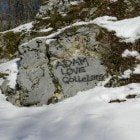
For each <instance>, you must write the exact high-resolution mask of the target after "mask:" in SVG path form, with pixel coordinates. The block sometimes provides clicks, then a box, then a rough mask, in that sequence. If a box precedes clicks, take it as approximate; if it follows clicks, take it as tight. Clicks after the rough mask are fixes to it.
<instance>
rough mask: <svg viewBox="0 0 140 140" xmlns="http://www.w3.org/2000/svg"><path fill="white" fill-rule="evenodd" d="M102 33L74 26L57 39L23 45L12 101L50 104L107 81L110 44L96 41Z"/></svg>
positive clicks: (9, 98) (94, 28)
mask: <svg viewBox="0 0 140 140" xmlns="http://www.w3.org/2000/svg"><path fill="white" fill-rule="evenodd" d="M100 32H101V29H100V27H98V26H96V25H94V24H93V25H89V26H77V27H70V28H69V29H66V30H65V31H64V32H62V33H61V34H59V35H57V36H55V38H57V39H55V38H54V39H51V40H50V39H47V38H45V37H44V38H36V39H33V40H32V41H30V42H29V43H27V44H25V45H23V46H21V47H20V48H19V51H20V53H21V62H20V67H19V74H18V78H17V84H18V85H17V89H16V92H15V93H14V94H13V95H12V96H8V100H9V101H12V102H13V104H16V103H17V102H18V103H19V102H20V105H24V106H30V105H41V104H48V103H49V102H57V101H60V100H62V99H63V98H66V97H71V96H74V95H75V94H77V92H78V91H83V90H87V89H90V88H93V87H94V86H96V85H97V84H98V83H99V82H100V81H103V80H104V78H105V76H106V67H105V66H104V65H103V64H102V58H101V54H102V51H103V50H105V49H103V48H106V52H107V45H106V44H100V42H98V41H97V40H96V38H97V37H98V35H99V34H100ZM46 42H47V43H48V42H49V43H48V44H47V43H46ZM17 97H18V98H17ZM13 98H15V100H13ZM52 100H53V101H52Z"/></svg>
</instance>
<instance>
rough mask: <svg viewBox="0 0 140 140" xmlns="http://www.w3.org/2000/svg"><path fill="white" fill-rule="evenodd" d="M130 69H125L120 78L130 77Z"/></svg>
mask: <svg viewBox="0 0 140 140" xmlns="http://www.w3.org/2000/svg"><path fill="white" fill-rule="evenodd" d="M132 73H133V72H132V70H130V69H128V70H126V71H124V73H123V75H122V76H121V78H125V79H126V78H130V76H131V74H132Z"/></svg>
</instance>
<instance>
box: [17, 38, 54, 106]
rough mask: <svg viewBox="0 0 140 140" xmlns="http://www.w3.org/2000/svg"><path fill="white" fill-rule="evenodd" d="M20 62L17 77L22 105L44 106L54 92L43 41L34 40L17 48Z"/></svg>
mask: <svg viewBox="0 0 140 140" xmlns="http://www.w3.org/2000/svg"><path fill="white" fill-rule="evenodd" d="M19 51H20V53H21V54H22V55H21V58H22V59H21V62H20V67H19V74H18V77H17V84H18V88H19V89H17V90H19V91H20V99H19V100H20V101H21V104H22V105H32V104H33V105H34V104H46V103H47V101H48V99H49V98H50V97H51V96H52V95H53V93H54V91H55V87H54V84H53V83H52V79H51V77H50V72H49V68H48V62H49V60H48V58H47V56H46V47H45V39H34V40H32V41H30V42H29V43H28V44H26V45H24V46H21V47H20V48H19Z"/></svg>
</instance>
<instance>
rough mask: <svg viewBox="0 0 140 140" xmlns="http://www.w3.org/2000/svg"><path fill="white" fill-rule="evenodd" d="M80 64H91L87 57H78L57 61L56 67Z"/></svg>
mask: <svg viewBox="0 0 140 140" xmlns="http://www.w3.org/2000/svg"><path fill="white" fill-rule="evenodd" d="M80 65H85V66H89V63H88V61H87V58H85V57H83V58H80V57H78V58H77V59H72V60H63V61H62V62H58V63H57V65H56V68H58V67H62V68H67V67H71V66H80Z"/></svg>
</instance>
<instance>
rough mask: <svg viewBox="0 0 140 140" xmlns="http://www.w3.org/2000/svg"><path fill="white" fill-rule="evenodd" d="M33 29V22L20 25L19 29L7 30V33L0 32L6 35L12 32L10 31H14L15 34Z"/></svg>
mask: <svg viewBox="0 0 140 140" xmlns="http://www.w3.org/2000/svg"><path fill="white" fill-rule="evenodd" d="M32 28H33V22H29V23H26V24H23V25H19V26H18V27H16V28H14V29H11V30H6V31H4V32H0V33H6V32H10V31H13V32H14V33H16V32H22V31H24V32H27V31H30V30H31V29H32Z"/></svg>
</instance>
